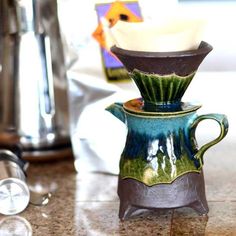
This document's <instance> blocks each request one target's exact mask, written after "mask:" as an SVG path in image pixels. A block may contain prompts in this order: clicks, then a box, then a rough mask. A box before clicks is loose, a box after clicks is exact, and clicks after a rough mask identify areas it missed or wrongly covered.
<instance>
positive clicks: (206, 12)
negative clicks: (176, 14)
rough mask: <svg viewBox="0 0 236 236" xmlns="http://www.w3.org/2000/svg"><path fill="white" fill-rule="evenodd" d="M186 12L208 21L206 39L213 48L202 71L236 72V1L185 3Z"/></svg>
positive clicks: (202, 66)
mask: <svg viewBox="0 0 236 236" xmlns="http://www.w3.org/2000/svg"><path fill="white" fill-rule="evenodd" d="M180 6H181V7H182V8H183V9H184V11H186V12H189V13H190V14H192V15H195V16H199V17H203V18H205V19H207V20H208V27H207V28H206V32H205V37H204V39H205V40H206V41H207V42H209V43H210V44H211V45H212V46H213V48H214V49H213V51H212V52H211V53H210V54H209V55H208V57H207V58H206V59H205V61H204V62H203V64H202V65H201V67H200V70H202V71H236V27H235V24H236V1H224V0H222V1H196V0H195V1H184V2H180Z"/></svg>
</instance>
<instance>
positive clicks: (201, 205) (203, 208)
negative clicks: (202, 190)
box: [189, 200, 209, 216]
mask: <svg viewBox="0 0 236 236" xmlns="http://www.w3.org/2000/svg"><path fill="white" fill-rule="evenodd" d="M189 207H191V208H192V209H193V210H195V211H196V212H197V213H198V214H199V215H201V216H205V215H207V213H208V212H209V208H208V204H207V202H206V201H204V200H203V201H201V200H199V201H196V202H194V203H192V204H191V205H189Z"/></svg>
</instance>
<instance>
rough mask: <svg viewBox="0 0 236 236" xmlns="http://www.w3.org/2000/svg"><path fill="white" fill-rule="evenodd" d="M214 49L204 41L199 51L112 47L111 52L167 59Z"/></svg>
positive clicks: (204, 52) (203, 52)
mask: <svg viewBox="0 0 236 236" xmlns="http://www.w3.org/2000/svg"><path fill="white" fill-rule="evenodd" d="M212 49H213V47H212V46H211V45H210V44H208V43H207V42H205V41H202V42H201V44H200V45H199V47H198V49H195V50H186V51H175V52H145V51H133V50H126V49H122V48H119V47H117V46H112V47H111V51H112V52H113V53H114V54H120V55H126V56H131V57H132V56H134V57H148V58H156V57H158V58H166V57H173V58H174V57H188V56H194V55H202V54H206V53H208V52H210V51H211V50H212Z"/></svg>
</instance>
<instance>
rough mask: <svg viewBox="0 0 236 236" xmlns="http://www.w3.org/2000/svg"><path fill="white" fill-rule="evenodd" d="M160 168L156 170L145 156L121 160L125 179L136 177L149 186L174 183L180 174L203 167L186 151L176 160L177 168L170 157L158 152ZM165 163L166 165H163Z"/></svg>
mask: <svg viewBox="0 0 236 236" xmlns="http://www.w3.org/2000/svg"><path fill="white" fill-rule="evenodd" d="M157 163H158V168H157V169H156V170H155V169H154V168H153V165H152V164H149V163H147V162H146V161H145V160H144V159H143V158H135V159H124V158H121V160H120V176H121V178H123V179H126V178H132V179H136V180H138V181H140V182H142V183H144V184H146V185H148V186H153V185H156V184H163V183H172V182H173V181H174V180H175V179H177V178H178V177H179V176H181V175H183V174H185V173H189V172H198V173H200V172H201V169H202V167H201V168H199V169H197V168H196V166H195V165H194V163H193V161H192V160H190V159H189V158H188V155H187V153H184V154H183V155H182V156H181V158H180V159H177V160H175V164H174V166H175V169H173V163H172V164H171V161H170V159H169V157H165V156H163V155H162V154H161V153H158V154H157ZM163 163H165V167H164V166H163Z"/></svg>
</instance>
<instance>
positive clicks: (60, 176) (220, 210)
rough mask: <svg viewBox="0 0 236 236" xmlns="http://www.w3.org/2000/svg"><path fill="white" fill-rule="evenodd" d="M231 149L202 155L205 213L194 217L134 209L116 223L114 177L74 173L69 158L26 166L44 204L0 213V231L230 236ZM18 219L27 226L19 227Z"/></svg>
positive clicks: (233, 226)
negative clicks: (46, 195)
mask: <svg viewBox="0 0 236 236" xmlns="http://www.w3.org/2000/svg"><path fill="white" fill-rule="evenodd" d="M234 147H235V144H234V143H232V142H230V141H229V140H228V141H227V140H226V141H225V142H222V143H221V144H219V145H218V146H216V147H215V148H212V149H211V150H209V151H208V152H207V154H206V156H205V166H204V170H205V180H206V189H207V199H208V203H209V208H210V211H209V214H208V217H200V216H198V215H197V214H196V213H195V212H194V211H193V210H191V209H189V208H180V209H175V210H162V211H147V210H145V211H144V210H143V211H141V210H140V211H139V212H137V213H136V214H135V215H134V216H133V217H131V219H129V220H127V221H125V222H121V221H120V220H119V218H118V209H119V199H118V197H117V193H116V191H117V176H112V175H104V174H86V175H83V176H80V175H79V174H77V173H76V172H75V170H74V166H73V160H72V159H70V160H61V161H58V162H48V163H33V164H31V165H30V168H29V170H28V179H29V184H30V185H31V186H34V188H35V189H37V190H41V191H42V190H44V191H51V192H52V197H51V199H50V202H49V203H48V205H46V206H42V207H39V206H37V207H36V206H33V205H29V206H28V208H27V209H26V210H25V211H24V212H22V213H21V214H19V215H18V216H17V218H13V220H12V218H11V217H6V216H0V235H7V230H8V231H9V230H11V231H12V230H15V232H18V234H15V235H21V236H24V235H30V234H25V233H26V229H28V230H29V231H30V227H31V231H32V233H33V235H35V236H46V235H47V236H50V235H56V236H70V235H71V236H77V235H79V236H87V235H88V236H90V235H91V236H93V235H95V236H96V235H97V236H101V235H102V236H103V235H109V236H110V235H131V236H135V235H140V236H142V235H148V236H149V235H165V236H166V235H181V236H182V235H212V236H213V235H214V236H215V235H219V236H222V235H236V188H235V184H236V171H235V167H234V163H235V155H234ZM25 220H27V221H25ZM18 221H19V222H18ZM9 222H11V224H10V223H9ZM12 222H14V224H13V226H14V227H15V229H14V227H13V226H12ZM17 222H18V223H17ZM22 222H28V224H26V226H25V227H23V226H22V225H21V224H22ZM8 225H9V226H8ZM17 227H19V228H17ZM17 230H18V231H17ZM19 232H20V233H19ZM9 235H14V234H9Z"/></svg>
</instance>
